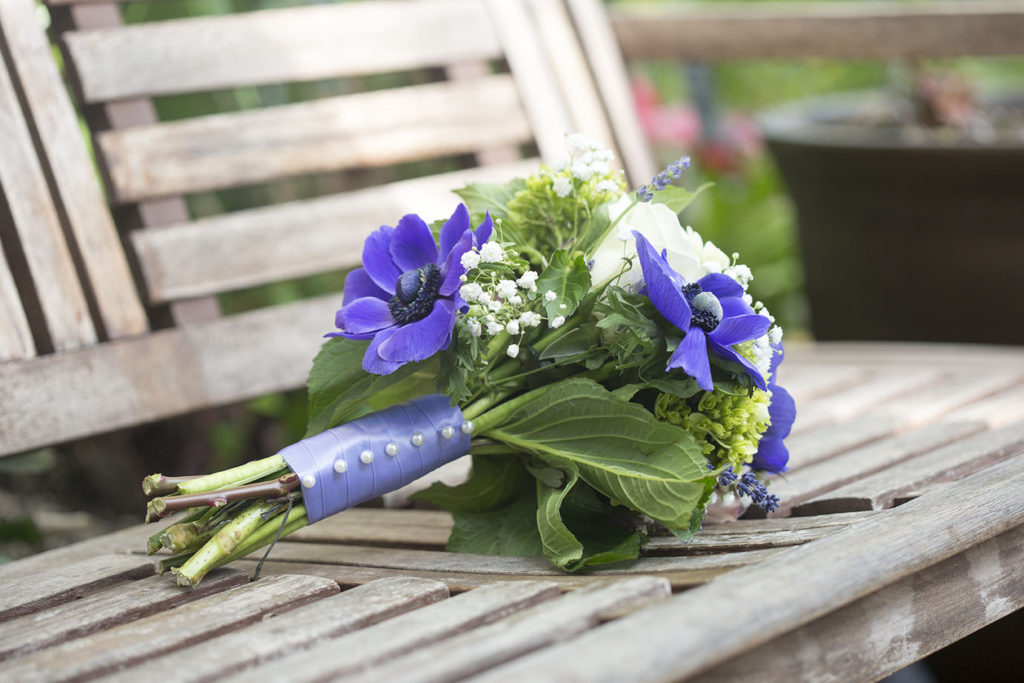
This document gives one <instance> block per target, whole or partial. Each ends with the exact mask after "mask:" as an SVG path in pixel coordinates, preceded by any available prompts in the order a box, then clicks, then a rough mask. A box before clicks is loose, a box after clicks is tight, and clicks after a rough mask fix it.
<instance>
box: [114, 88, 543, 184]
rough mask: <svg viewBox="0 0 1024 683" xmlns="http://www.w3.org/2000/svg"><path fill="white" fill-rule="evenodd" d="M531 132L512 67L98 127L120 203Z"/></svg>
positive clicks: (392, 160)
mask: <svg viewBox="0 0 1024 683" xmlns="http://www.w3.org/2000/svg"><path fill="white" fill-rule="evenodd" d="M530 140H532V134H531V131H530V126H529V124H528V123H527V120H526V118H525V116H524V115H523V110H522V106H521V105H520V102H519V95H518V93H517V92H516V88H515V84H514V83H513V81H512V77H511V76H509V75H508V74H498V75H494V76H489V77H487V78H483V79H480V80H478V81H474V82H472V83H467V82H442V83H430V84H427V85H418V86H409V87H405V88H395V89H392V90H379V91H374V92H366V93H359V94H356V95H347V96H342V97H330V98H324V99H320V100H311V101H308V102H299V103H296V104H286V105H281V106H278V107H268V108H265V109H259V110H250V111H243V112H233V113H225V114H213V115H210V116H203V117H199V118H195V119H187V120H182V121H174V122H170V123H164V124H157V125H153V126H141V127H136V128H128V129H123V130H116V131H105V132H103V133H100V134H99V136H98V142H99V146H100V148H101V149H102V152H103V154H104V156H105V157H106V160H107V164H108V166H109V170H110V179H111V182H112V184H113V190H114V193H115V195H116V196H115V199H116V200H117V201H119V202H128V201H133V200H139V199H144V198H149V197H159V196H163V195H171V194H179V193H188V192H198V191H202V190H210V189H216V188H222V187H232V186H240V185H247V184H252V183H259V182H263V181H267V180H272V179H274V178H280V177H286V176H294V175H301V174H307V173H318V172H325V171H334V170H340V169H343V168H355V167H360V166H385V165H390V164H397V163H401V162H405V161H414V160H420V159H428V158H432V157H442V156H451V155H456V154H462V153H471V152H473V151H475V150H477V149H479V148H481V147H486V146H488V145H499V144H505V143H510V144H518V143H525V142H529V141H530Z"/></svg>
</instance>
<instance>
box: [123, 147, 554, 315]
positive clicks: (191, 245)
mask: <svg viewBox="0 0 1024 683" xmlns="http://www.w3.org/2000/svg"><path fill="white" fill-rule="evenodd" d="M536 163H537V161H536V160H535V159H529V160H525V161H521V162H516V163H512V164H505V165H502V166H495V167H490V168H476V169H470V170H467V171H458V172H455V173H446V174H443V175H437V176H430V177H426V178H416V179H414V180H404V181H400V182H396V183H391V184H388V185H383V186H378V187H373V188H368V189H365V190H357V191H354V192H348V193H345V194H342V195H332V196H328V197H320V198H317V199H310V200H306V201H300V202H289V203H286V204H277V205H273V206H268V207H262V208H258V209H250V210H246V211H238V212H234V213H230V214H225V215H222V216H216V217H213V218H207V219H203V220H198V221H195V222H192V223H185V224H179V225H173V226H166V227H162V228H152V229H149V230H140V231H136V232H134V233H132V236H131V238H132V243H133V245H134V246H135V250H136V253H137V254H138V258H139V263H140V266H141V269H142V271H143V274H144V276H145V279H146V285H147V291H148V293H149V297H150V300H151V301H154V302H159V301H168V300H172V299H179V298H186V297H195V296H205V295H208V294H214V293H217V292H223V291H227V290H231V289H238V288H242V287H249V286H252V285H257V284H262V283H266V282H274V281H277V280H283V279H286V278H293V277H300V276H303V275H309V274H312V273H318V272H326V271H330V270H335V269H339V268H345V267H352V266H356V265H359V263H360V259H361V255H362V245H363V240H364V239H365V238H366V236H367V235H368V234H369V233H370V232H372V231H374V230H376V229H377V228H378V227H379V226H381V225H394V224H395V222H396V221H397V220H398V219H399V218H401V217H402V216H404V215H405V214H407V213H417V214H419V215H421V216H423V217H424V218H425V219H426V220H428V221H430V220H434V219H437V218H444V217H447V216H448V215H450V214H451V212H452V211H453V210H454V208H455V207H456V206H457V204H458V202H459V201H460V200H459V198H458V197H456V196H455V195H454V194H452V193H451V192H450V190H452V189H453V188H458V187H460V186H462V185H464V184H467V183H469V182H505V181H507V180H508V179H510V178H513V177H516V176H522V175H525V174H528V173H530V172H531V171H532V170H534V169H535V168H536Z"/></svg>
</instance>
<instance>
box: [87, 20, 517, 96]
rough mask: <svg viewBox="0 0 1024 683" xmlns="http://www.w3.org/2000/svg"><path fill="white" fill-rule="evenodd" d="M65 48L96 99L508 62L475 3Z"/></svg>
mask: <svg viewBox="0 0 1024 683" xmlns="http://www.w3.org/2000/svg"><path fill="white" fill-rule="evenodd" d="M67 45H68V49H69V51H70V55H71V57H72V59H73V61H74V63H75V67H76V69H77V71H78V74H79V77H80V79H81V83H82V91H83V93H84V95H85V98H86V101H88V102H101V101H108V100H117V99H126V98H131V97H149V96H154V95H168V94H174V93H184V92H193V91H204V90H219V89H224V88H233V87H238V86H246V85H265V84H271V83H286V82H295V81H312V80H320V79H328V78H339V77H345V76H359V75H366V74H372V73H381V72H387V71H401V70H406V69H418V68H422V67H430V66H443V65H444V64H448V63H450V62H454V61H459V60H462V59H493V58H497V57H500V56H501V50H500V48H499V46H498V42H497V39H496V38H495V35H494V29H493V28H492V26H491V23H490V21H489V19H488V17H487V14H486V12H485V11H484V9H483V7H482V4H481V3H480V2H477V1H472V0H470V1H466V0H436V1H434V2H430V3H418V2H372V3H371V2H362V3H345V4H335V5H329V6H314V7H295V8H288V9H274V10H264V11H258V12H246V13H241V14H236V15H229V16H215V17H197V18H192V19H176V20H172V21H161V22H153V23H149V24H138V25H133V26H126V27H123V28H116V29H114V28H112V29H104V30H98V31H83V32H78V33H73V34H69V35H68V36H67ZM478 104H479V105H480V106H481V108H483V107H485V106H486V104H487V103H486V100H481V102H480V103H478Z"/></svg>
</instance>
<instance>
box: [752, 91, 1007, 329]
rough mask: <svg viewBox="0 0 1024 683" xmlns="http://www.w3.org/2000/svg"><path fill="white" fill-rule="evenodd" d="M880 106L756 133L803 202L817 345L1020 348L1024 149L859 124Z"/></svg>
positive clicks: (785, 118) (816, 109)
mask: <svg viewBox="0 0 1024 683" xmlns="http://www.w3.org/2000/svg"><path fill="white" fill-rule="evenodd" d="M884 106H888V105H887V103H886V102H885V101H884V100H882V99H881V98H880V97H879V96H877V95H876V96H867V95H863V94H860V95H856V96H850V95H845V96H841V97H829V98H821V99H818V100H812V101H806V102H802V103H798V104H796V105H788V106H785V107H781V108H778V109H774V110H771V111H769V112H766V113H765V114H763V115H762V117H761V119H760V121H761V126H762V129H763V131H764V134H765V139H766V142H767V145H768V148H769V150H770V152H771V154H772V156H774V158H775V160H776V162H777V163H778V166H779V169H780V171H781V173H782V176H783V178H784V180H785V182H786V185H787V186H788V188H789V191H790V193H791V195H792V197H793V200H794V202H795V204H796V210H797V220H798V223H799V232H800V245H801V249H802V257H803V262H804V267H805V269H806V289H807V294H808V297H809V300H810V306H811V316H812V326H813V331H814V334H815V336H816V337H817V338H818V339H878V340H895V341H950V342H989V343H1009V344H1024V304H1022V302H1024V142H1022V140H1021V139H1020V138H1019V137H1018V139H1017V140H1016V141H1010V142H995V143H993V144H992V145H989V146H979V145H977V144H969V143H963V144H952V145H943V144H939V143H936V142H934V141H931V142H929V141H917V142H913V141H911V142H908V141H906V140H904V139H902V136H903V134H902V133H900V132H899V131H898V130H897V129H895V128H890V129H885V128H877V127H871V126H865V125H854V124H850V123H846V122H844V120H846V121H849V119H850V116H851V113H854V114H855V113H856V112H863V111H865V108H876V109H877V108H878V107H884Z"/></svg>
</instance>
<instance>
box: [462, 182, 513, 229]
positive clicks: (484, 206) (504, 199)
mask: <svg viewBox="0 0 1024 683" xmlns="http://www.w3.org/2000/svg"><path fill="white" fill-rule="evenodd" d="M525 189H526V181H525V180H523V179H522V178H516V179H514V180H511V181H509V182H507V183H504V184H502V185H498V184H491V183H472V184H470V185H467V186H466V187H463V188H462V189H459V190H455V194H457V195H459V197H461V198H462V201H463V202H465V203H466V208H467V209H469V213H470V214H471V215H472V216H473V217H474V219H476V218H477V217H480V218H482V217H483V214H484V213H485V212H487V213H490V214H491V218H494V219H498V218H500V219H502V220H506V219H508V214H509V210H508V203H509V202H510V201H512V198H513V197H515V196H516V194H518V193H519V192H522V191H523V190H525Z"/></svg>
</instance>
